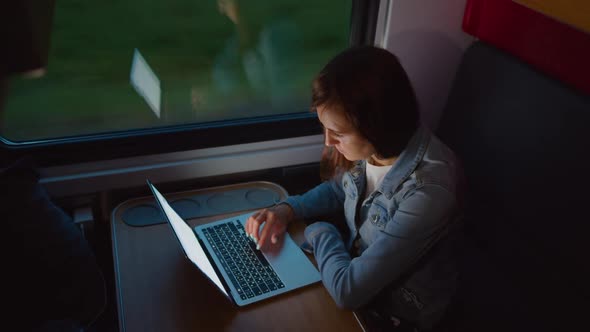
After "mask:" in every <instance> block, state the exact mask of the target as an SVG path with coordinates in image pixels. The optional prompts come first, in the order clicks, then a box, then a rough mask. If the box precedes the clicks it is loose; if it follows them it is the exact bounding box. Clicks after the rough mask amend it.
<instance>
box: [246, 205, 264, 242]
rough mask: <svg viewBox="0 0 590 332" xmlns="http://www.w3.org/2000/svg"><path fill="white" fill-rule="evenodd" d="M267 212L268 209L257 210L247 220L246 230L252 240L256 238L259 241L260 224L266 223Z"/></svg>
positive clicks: (255, 240)
mask: <svg viewBox="0 0 590 332" xmlns="http://www.w3.org/2000/svg"><path fill="white" fill-rule="evenodd" d="M266 214H267V210H266V209H264V210H261V211H259V212H256V213H254V214H252V216H251V217H250V218H248V221H247V222H246V226H247V227H246V232H247V233H248V235H249V236H250V237H251V238H252V240H254V242H257V241H258V240H259V234H258V233H259V229H260V225H261V224H262V223H264V221H265V219H266Z"/></svg>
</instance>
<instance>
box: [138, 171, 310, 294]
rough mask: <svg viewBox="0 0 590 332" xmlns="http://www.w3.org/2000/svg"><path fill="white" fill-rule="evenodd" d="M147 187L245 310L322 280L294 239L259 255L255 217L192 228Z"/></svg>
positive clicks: (182, 239) (200, 263)
mask: <svg viewBox="0 0 590 332" xmlns="http://www.w3.org/2000/svg"><path fill="white" fill-rule="evenodd" d="M147 183H148V186H149V187H150V189H151V190H152V193H153V194H154V196H155V197H156V201H157V202H158V205H159V206H160V209H161V210H162V212H163V214H164V216H165V218H166V220H167V221H168V223H169V224H170V226H171V227H172V230H173V231H174V234H175V236H176V238H177V239H178V242H179V243H180V246H181V247H182V249H183V251H184V254H185V256H186V257H187V258H188V259H189V260H190V261H191V262H192V263H193V264H194V265H196V266H197V268H198V269H199V270H200V271H201V272H202V273H203V274H204V275H205V276H206V277H207V278H208V279H209V280H210V281H211V282H212V283H213V284H214V285H215V286H216V287H217V288H218V289H219V290H220V291H221V292H222V293H223V294H224V295H225V296H226V297H227V298H228V299H229V300H230V301H232V302H233V303H234V304H236V305H238V306H245V305H248V304H251V303H255V302H259V301H262V300H266V299H268V298H271V297H274V296H277V295H279V294H283V293H286V292H289V291H292V290H294V289H297V288H300V287H304V286H307V285H311V284H313V283H316V282H318V281H320V280H321V277H320V274H319V272H318V270H317V269H316V267H315V266H314V265H313V264H312V263H311V261H310V260H309V259H308V258H307V256H306V255H305V253H304V252H303V251H302V250H301V249H300V248H299V246H297V244H296V243H295V242H294V241H293V239H292V238H291V237H290V236H289V234H288V233H285V236H283V237H282V239H281V241H279V244H277V246H276V247H275V248H271V249H274V250H269V251H265V252H262V251H260V250H256V244H255V243H254V241H252V240H251V239H250V238H249V237H248V236H247V235H246V232H245V230H244V225H245V223H246V220H248V217H250V215H251V214H252V213H253V212H250V213H246V214H242V215H239V216H235V217H230V218H227V219H223V220H219V221H215V222H212V223H208V224H204V225H199V226H196V227H194V228H191V227H190V226H189V225H188V224H187V223H186V221H184V220H183V219H182V218H181V217H180V216H179V215H178V214H177V213H176V212H175V211H174V209H172V207H171V206H170V204H168V202H167V201H166V199H165V198H164V196H163V195H162V194H161V193H160V192H159V191H158V190H157V189H156V187H155V186H154V185H153V184H152V183H151V182H150V181H149V180H147Z"/></svg>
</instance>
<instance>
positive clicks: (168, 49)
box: [0, 0, 351, 142]
mask: <svg viewBox="0 0 590 332" xmlns="http://www.w3.org/2000/svg"><path fill="white" fill-rule="evenodd" d="M350 6H351V5H350V3H349V2H342V1H339V0H338V1H336V0H330V1H310V0H305V1H296V0H277V1H240V0H209V1H195V0H170V1H147V2H146V1H138V0H127V1H118V2H114V3H112V2H108V3H104V2H92V3H89V2H79V1H74V0H60V1H57V2H56V7H55V13H54V19H53V29H52V35H51V47H50V53H49V63H48V66H47V68H46V73H45V75H43V76H42V77H40V78H23V77H19V78H14V79H12V80H11V81H10V82H9V90H8V92H7V98H6V99H7V100H6V104H5V109H4V112H3V113H2V114H0V117H1V118H0V135H1V136H2V137H4V138H6V139H9V140H11V141H15V142H18V141H28V140H37V139H43V138H55V137H64V136H75V135H84V134H92V133H104V132H112V131H123V130H129V129H137V128H146V127H157V126H165V125H174V124H183V123H209V122H212V121H224V120H229V119H238V118H247V117H256V116H265V115H274V114H285V113H295V112H307V109H308V100H309V95H308V94H309V83H310V80H311V78H312V76H313V74H314V73H315V72H317V71H318V70H319V67H320V66H321V64H322V63H325V62H326V61H327V59H329V58H330V57H331V56H332V55H333V54H335V53H337V52H338V51H340V50H341V49H343V48H345V47H346V46H347V43H348V31H349V22H350ZM135 49H138V50H139V51H140V52H141V54H142V56H143V57H144V58H145V60H146V62H147V63H148V64H149V66H150V68H151V69H152V70H153V72H154V73H155V74H156V75H157V77H158V78H159V80H160V82H161V93H162V95H161V101H160V103H161V116H160V117H159V118H158V117H157V116H156V114H155V113H154V112H153V111H152V109H151V108H150V107H149V106H148V103H147V102H146V101H145V99H144V98H143V97H142V96H141V95H140V94H138V93H137V91H136V90H135V89H134V87H133V86H132V85H131V84H130V70H131V62H132V58H133V54H134V50H135Z"/></svg>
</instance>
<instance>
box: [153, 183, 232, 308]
mask: <svg viewBox="0 0 590 332" xmlns="http://www.w3.org/2000/svg"><path fill="white" fill-rule="evenodd" d="M147 183H148V186H149V187H150V189H151V190H152V193H153V194H154V196H155V197H156V201H157V202H158V205H159V206H160V208H161V210H162V212H163V213H164V216H165V218H166V220H167V221H168V224H169V225H170V226H171V227H172V230H173V233H174V235H175V236H176V238H177V239H178V242H179V243H180V246H181V247H182V249H183V250H184V253H185V255H186V257H187V258H188V259H189V260H190V261H191V262H193V264H195V265H196V266H197V267H198V268H199V270H201V272H203V274H204V275H205V276H206V277H207V278H208V279H209V280H211V281H212V282H213V284H215V286H217V288H219V290H220V291H221V292H222V293H223V294H224V295H225V296H227V297H228V298H230V299H231V297H230V296H229V294H228V293H227V291H226V289H225V287H224V285H223V282H222V281H221V280H220V279H219V276H218V275H217V273H216V272H215V269H214V268H213V265H211V262H210V261H209V258H208V257H207V254H206V253H205V251H204V250H203V247H202V246H201V244H200V243H199V240H198V239H197V236H196V235H195V233H194V232H193V229H192V228H191V227H190V226H189V225H188V224H187V223H186V222H185V221H184V220H183V219H182V218H181V217H180V216H179V215H178V213H176V211H174V209H172V207H171V206H170V204H168V201H167V200H166V199H165V198H164V196H162V194H161V193H160V192H159V191H158V190H157V189H156V187H154V185H153V184H152V183H151V182H150V181H149V180H147Z"/></svg>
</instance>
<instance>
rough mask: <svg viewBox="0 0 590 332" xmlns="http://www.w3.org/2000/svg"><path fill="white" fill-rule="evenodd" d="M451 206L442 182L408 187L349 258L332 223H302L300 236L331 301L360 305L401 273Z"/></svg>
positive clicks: (435, 232) (433, 238) (435, 235)
mask: <svg viewBox="0 0 590 332" xmlns="http://www.w3.org/2000/svg"><path fill="white" fill-rule="evenodd" d="M454 206H455V196H454V195H453V194H452V193H451V192H450V191H448V190H447V189H445V188H443V187H442V186H438V185H423V186H421V187H418V188H416V189H414V190H413V191H412V192H409V193H408V195H407V196H406V198H405V199H404V200H403V201H401V202H400V205H399V207H398V208H397V210H396V211H395V212H394V214H393V215H392V216H391V217H390V220H388V222H387V224H386V225H385V228H384V229H383V230H381V231H380V232H379V235H378V236H377V238H376V240H375V241H374V242H373V243H372V244H371V245H370V246H369V247H368V248H367V249H366V250H365V251H364V252H363V253H362V254H361V255H360V256H359V257H355V258H351V256H350V254H349V252H348V251H347V250H346V247H345V245H344V242H343V241H342V239H341V237H340V234H339V233H338V231H337V229H336V228H335V227H334V226H333V225H331V224H328V223H324V222H318V223H314V224H312V225H310V226H308V227H307V228H306V230H305V237H306V240H307V241H308V242H309V243H310V244H311V246H312V247H313V252H314V254H315V258H316V261H317V263H318V267H319V270H320V273H321V276H322V282H323V283H324V286H325V287H326V289H327V290H328V292H329V293H330V294H331V296H332V298H333V299H334V300H335V302H336V304H337V305H338V306H340V307H343V308H349V309H356V308H358V307H361V306H362V305H364V304H366V303H368V302H369V301H370V300H371V299H372V298H373V297H374V296H375V295H377V294H378V293H379V292H380V291H381V290H382V289H383V288H384V287H386V286H387V285H389V284H390V283H391V282H393V281H395V280H396V279H398V278H399V277H400V276H401V275H403V273H404V272H405V271H407V270H408V269H409V268H410V267H411V266H412V264H413V263H414V262H416V261H417V260H418V259H419V258H420V257H421V256H422V255H423V254H424V252H425V251H426V250H428V248H430V246H431V245H432V244H433V242H435V241H436V240H437V239H438V238H439V236H440V234H441V232H442V231H443V230H444V228H445V225H447V224H448V222H449V220H450V219H451V215H452V213H453V209H454Z"/></svg>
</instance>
